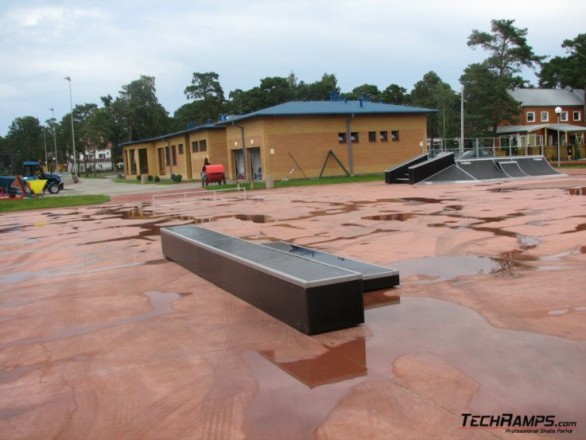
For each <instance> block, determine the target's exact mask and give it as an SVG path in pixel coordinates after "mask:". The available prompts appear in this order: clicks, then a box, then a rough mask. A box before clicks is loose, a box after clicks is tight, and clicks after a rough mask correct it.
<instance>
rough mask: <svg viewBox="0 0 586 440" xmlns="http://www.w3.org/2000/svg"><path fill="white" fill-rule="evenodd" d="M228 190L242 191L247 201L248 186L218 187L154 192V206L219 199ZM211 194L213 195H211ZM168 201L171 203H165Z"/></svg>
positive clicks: (243, 197)
mask: <svg viewBox="0 0 586 440" xmlns="http://www.w3.org/2000/svg"><path fill="white" fill-rule="evenodd" d="M228 192H237V193H239V192H242V194H243V195H242V199H243V200H244V201H246V199H247V195H246V188H243V187H242V188H225V189H216V190H207V191H191V192H181V193H165V194H154V195H153V198H152V206H153V207H156V206H157V205H159V206H161V205H168V204H171V203H188V202H189V201H192V200H209V201H213V202H215V201H217V200H218V199H219V197H218V194H219V193H221V194H225V193H228ZM210 196H211V197H210ZM166 201H168V202H170V203H165V202H166Z"/></svg>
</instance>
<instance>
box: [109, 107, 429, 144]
mask: <svg viewBox="0 0 586 440" xmlns="http://www.w3.org/2000/svg"><path fill="white" fill-rule="evenodd" d="M435 112H437V110H433V109H429V108H422V107H410V106H407V105H395V104H381V103H378V102H370V101H366V100H363V101H346V100H340V101H293V102H286V103H284V104H279V105H275V106H273V107H268V108H264V109H262V110H258V111H255V112H252V113H248V114H245V115H230V116H225V117H224V118H223V119H222V120H221V121H219V122H217V123H215V124H206V125H201V126H198V127H194V128H191V129H187V130H182V131H178V132H176V133H169V134H165V135H162V136H155V137H152V138H149V139H140V140H136V141H130V142H124V143H121V144H119V145H120V146H122V147H124V146H126V145H133V144H140V143H143V142H153V141H158V140H163V139H164V138H169V137H172V136H177V135H180V134H184V133H189V132H193V131H199V130H204V129H214V128H223V127H224V126H225V125H228V124H231V123H232V122H237V121H242V120H244V119H251V118H259V117H278V116H304V115H308V116H310V115H314V116H315V115H348V116H357V115H398V114H402V115H407V114H426V113H435Z"/></svg>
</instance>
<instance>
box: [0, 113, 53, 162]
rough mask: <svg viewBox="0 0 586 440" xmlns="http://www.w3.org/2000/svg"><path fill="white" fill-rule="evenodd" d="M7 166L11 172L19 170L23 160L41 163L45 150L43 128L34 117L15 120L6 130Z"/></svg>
mask: <svg viewBox="0 0 586 440" xmlns="http://www.w3.org/2000/svg"><path fill="white" fill-rule="evenodd" d="M5 144H6V146H7V147H8V156H9V165H10V168H11V169H12V172H15V171H17V170H18V169H19V168H20V165H21V162H22V161H23V160H39V161H41V162H43V158H44V157H45V150H44V144H43V127H42V126H41V124H40V122H39V120H38V119H37V118H35V117H34V116H24V117H21V118H16V119H15V120H14V121H12V124H10V127H9V128H8V134H7V135H6V141H5Z"/></svg>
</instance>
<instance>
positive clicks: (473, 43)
mask: <svg viewBox="0 0 586 440" xmlns="http://www.w3.org/2000/svg"><path fill="white" fill-rule="evenodd" d="M514 23H515V20H492V21H491V32H490V33H489V32H481V31H478V30H476V29H475V30H473V31H472V33H471V34H470V36H469V37H468V46H469V47H471V48H473V49H476V48H477V47H480V48H482V49H484V50H485V51H487V52H488V57H487V58H486V59H485V60H484V61H483V62H482V64H473V65H470V66H468V68H466V70H465V71H464V74H463V75H462V77H461V78H460V81H461V82H462V84H463V85H464V86H465V100H466V107H467V108H466V112H467V116H468V121H469V125H467V126H466V128H470V129H472V130H473V132H472V133H470V134H475V135H480V134H492V135H494V134H496V128H497V126H498V125H499V123H501V122H503V121H507V122H510V123H514V122H515V121H516V119H517V115H518V114H519V111H520V109H519V107H518V103H516V102H515V101H514V100H512V99H511V98H510V97H509V95H508V93H507V90H510V89H513V88H515V87H522V86H524V85H526V81H525V80H524V79H523V78H522V77H521V76H520V75H519V73H520V72H521V70H522V69H523V67H530V68H533V67H534V66H535V65H537V64H539V63H540V62H541V61H543V59H544V57H542V56H537V55H536V54H535V53H534V52H533V48H532V47H531V46H529V44H528V43H527V38H526V36H527V29H520V28H517V27H515V26H514ZM483 124H484V125H483Z"/></svg>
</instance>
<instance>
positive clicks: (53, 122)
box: [49, 108, 58, 173]
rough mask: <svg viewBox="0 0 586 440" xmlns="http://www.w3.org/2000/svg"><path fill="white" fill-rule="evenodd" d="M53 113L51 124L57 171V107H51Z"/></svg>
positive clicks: (55, 170)
mask: <svg viewBox="0 0 586 440" xmlns="http://www.w3.org/2000/svg"><path fill="white" fill-rule="evenodd" d="M49 110H51V113H52V115H53V116H52V117H51V125H52V126H53V147H54V148H55V169H54V170H53V171H54V172H55V173H56V172H58V170H57V133H56V132H55V109H54V108H50V109H49Z"/></svg>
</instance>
